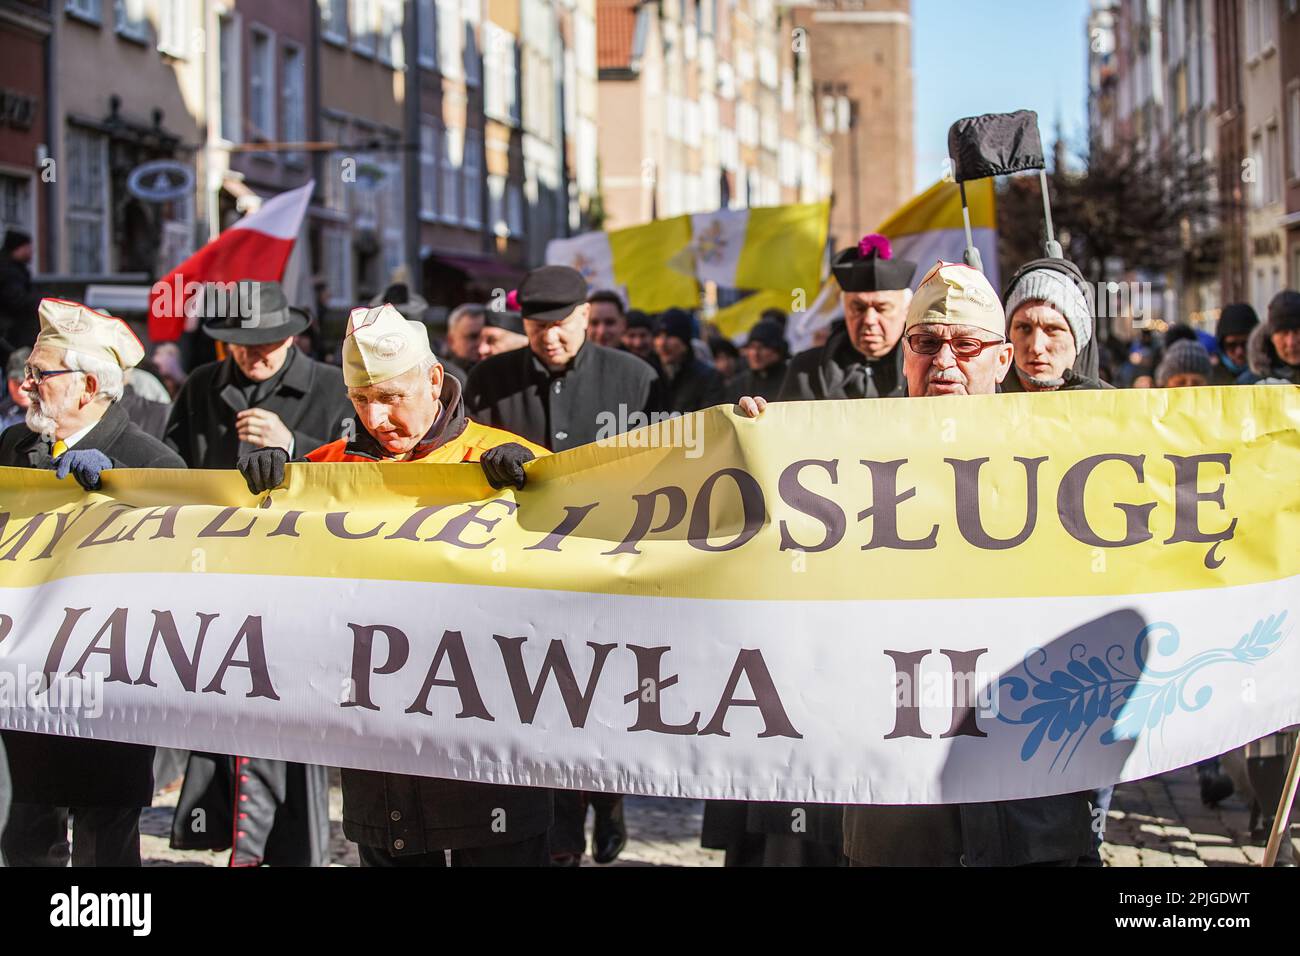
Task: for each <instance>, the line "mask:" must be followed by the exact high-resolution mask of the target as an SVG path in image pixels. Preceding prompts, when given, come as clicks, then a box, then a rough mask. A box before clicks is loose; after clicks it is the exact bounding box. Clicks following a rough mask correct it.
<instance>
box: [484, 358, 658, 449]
mask: <svg viewBox="0 0 1300 956" xmlns="http://www.w3.org/2000/svg"><path fill="white" fill-rule="evenodd" d="M621 409H622V410H625V411H626V413H627V414H628V415H631V414H632V413H633V412H638V413H641V414H645V415H649V414H651V413H653V412H658V411H662V403H661V400H660V398H659V385H658V381H657V379H656V376H655V373H654V369H652V368H651V367H650V366H649V365H647V364H646V363H645V362H643V361H641V359H639V358H637V357H636V356H634V355H631V354H630V353H627V352H620V351H618V350H617V349H607V348H605V347H604V346H601V345H596V344H595V343H594V342H591V341H587V342H586V343H584V344H583V346H582V348H580V349H578V354H577V355H575V356H574V357H573V361H571V362H570V363H569V365H568V367H566V368H565V369H564V370H563V371H561V372H558V373H553V372H551V371H550V370H549V369H547V368H546V366H545V365H543V364H542V362H541V360H540V359H538V358H537V356H536V355H534V354H533V351H532V349H530V348H522V349H515V350H514V351H511V352H502V353H501V354H500V355H494V356H492V357H491V358H488V359H484V360H483V361H482V362H479V363H478V364H477V365H475V366H474V368H473V370H471V371H470V373H469V382H468V384H466V386H465V410H466V411H467V412H468V413H469V416H470V417H471V418H472V419H474V421H476V422H481V423H482V424H484V425H491V426H493V427H495V428H504V429H505V430H506V431H509V432H514V433H515V434H516V435H520V436H522V437H524V438H527V439H528V440H529V441H531V442H536V443H537V444H539V445H541V446H542V447H543V448H549V449H550V450H551V451H564V450H565V449H568V448H576V447H578V446H579V445H586V444H589V443H590V442H593V441H595V440H596V439H597V438H602V437H608V436H610V435H612V434H617V433H618V432H620V431H623V430H624V429H623V428H622V427H621V424H620V425H619V427H615V428H614V430H613V431H611V430H610V429H609V421H610V418H609V416H613V417H614V419H615V420H616V422H621V419H620V416H619V413H620V410H621ZM602 426H604V428H602Z"/></svg>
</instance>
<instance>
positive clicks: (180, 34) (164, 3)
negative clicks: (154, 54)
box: [158, 0, 191, 60]
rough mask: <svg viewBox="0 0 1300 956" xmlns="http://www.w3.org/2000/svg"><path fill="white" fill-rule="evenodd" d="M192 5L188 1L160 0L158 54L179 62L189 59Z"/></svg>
mask: <svg viewBox="0 0 1300 956" xmlns="http://www.w3.org/2000/svg"><path fill="white" fill-rule="evenodd" d="M190 29H191V27H190V4H189V2H188V0H158V52H159V53H165V54H167V55H168V56H170V57H175V58H176V59H178V60H187V59H189V38H190Z"/></svg>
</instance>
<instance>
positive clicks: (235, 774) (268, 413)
mask: <svg viewBox="0 0 1300 956" xmlns="http://www.w3.org/2000/svg"><path fill="white" fill-rule="evenodd" d="M204 310H205V311H204V320H203V323H202V328H203V331H204V332H205V333H206V334H207V335H208V337H209V338H212V339H215V340H216V341H218V342H224V343H225V344H226V345H227V347H228V348H229V351H230V355H229V356H228V357H227V358H226V359H224V360H223V361H220V362H212V363H209V364H207V365H201V366H199V367H198V368H196V369H195V370H194V371H193V372H192V373H191V374H190V377H189V378H188V379H186V380H185V384H184V385H183V386H182V387H181V390H180V392H179V393H178V394H177V396H176V400H175V402H173V404H172V412H171V417H170V418H169V419H168V422H167V430H166V433H165V434H164V436H163V437H164V440H165V441H166V443H167V444H168V445H170V446H171V447H172V448H174V449H176V451H177V452H179V454H180V456H181V457H182V458H184V459H185V462H186V463H187V464H188V465H189V466H190V467H191V468H234V467H235V465H236V463H237V462H238V460H239V457H240V456H241V455H244V454H247V453H249V452H252V451H254V450H256V449H259V448H283V449H285V450H286V451H287V452H288V454H289V456H290V457H301V456H303V455H306V454H307V453H308V452H309V451H312V450H314V449H315V448H318V447H319V446H321V445H324V444H326V443H328V442H331V441H333V440H335V439H336V438H339V437H343V436H345V435H348V426H349V425H350V424H351V423H352V421H353V414H354V413H353V410H352V405H351V403H350V402H349V401H348V398H347V390H346V388H345V387H344V385H343V373H342V372H341V371H340V370H339V369H338V368H337V367H335V366H333V365H326V364H325V363H324V362H317V361H315V360H314V359H312V358H311V357H310V356H308V355H306V354H304V353H303V352H302V351H300V350H299V349H298V348H297V347H296V346H295V345H294V336H296V335H298V334H299V333H300V332H302V331H303V330H304V329H306V328H307V326H308V325H309V324H310V321H311V317H310V315H308V314H307V313H306V312H305V311H304V310H302V309H298V308H295V307H292V306H290V305H289V303H288V300H287V299H286V298H285V295H284V291H283V289H281V288H280V284H279V283H278V282H260V283H259V282H241V283H239V284H238V289H237V292H236V293H231V294H225V293H224V292H223V290H222V289H220V288H219V287H217V286H215V285H210V286H209V287H208V288H207V289H205V293H204ZM349 437H350V436H349ZM236 792H237V793H238V796H239V811H240V812H241V813H243V814H245V816H243V817H241V818H240V825H239V826H238V827H235V826H233V825H227V821H233V819H234V817H233V814H234V800H235V795H236ZM328 802H329V783H328V779H327V776H326V772H325V768H324V767H314V766H306V765H303V764H293V763H286V762H285V761H281V760H270V759H266V758H260V757H257V758H249V757H232V756H224V755H220V754H202V753H193V754H191V755H190V759H189V763H188V766H187V767H186V771H185V783H184V786H183V787H182V789H181V795H180V799H179V800H178V802H177V808H176V815H175V817H174V819H173V824H172V846H173V847H174V848H176V849H182V850H198V849H204V850H216V849H225V848H226V847H231V865H233V866H256V865H259V864H262V863H267V864H279V865H286V866H312V865H318V866H319V865H324V864H325V863H327V862H328V851H329V817H328ZM196 810H202V811H203V813H202V814H195V812H194V811H196ZM199 820H202V821H203V822H204V826H203V827H202V828H196V827H195V826H194V825H193V823H194V821H199ZM232 834H233V836H232ZM232 842H233V845H232Z"/></svg>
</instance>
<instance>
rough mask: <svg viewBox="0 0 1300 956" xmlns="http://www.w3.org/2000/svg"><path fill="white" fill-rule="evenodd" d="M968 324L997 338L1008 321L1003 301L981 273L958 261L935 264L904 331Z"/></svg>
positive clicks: (915, 298) (914, 300) (1003, 333)
mask: <svg viewBox="0 0 1300 956" xmlns="http://www.w3.org/2000/svg"><path fill="white" fill-rule="evenodd" d="M927 323H934V324H938V325H970V326H974V327H975V328H977V329H983V330H984V331H986V332H989V333H991V334H993V335H996V336H997V337H998V338H1000V339H1004V338H1006V333H1007V319H1006V314H1005V313H1004V312H1003V309H1002V301H1001V300H1000V299H999V298H998V294H997V292H996V291H995V290H994V288H993V286H992V284H991V283H990V282H989V280H988V279H987V278H985V276H984V273H982V272H980V271H979V270H978V269H973V268H971V267H970V266H968V265H963V264H961V263H959V262H943V261H940V262H936V263H935V264H934V267H933V268H932V269H930V271H929V272H927V273H926V274H925V278H924V279H922V280H921V284H920V286H918V287H917V290H916V295H914V296H913V297H912V304H911V305H910V306H908V309H907V322H906V324H905V325H904V326H903V331H904V332H906V331H908V330H910V329H911V328H912V327H913V326H915V325H925V324H927Z"/></svg>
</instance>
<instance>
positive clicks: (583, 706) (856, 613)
mask: <svg viewBox="0 0 1300 956" xmlns="http://www.w3.org/2000/svg"><path fill="white" fill-rule="evenodd" d="M286 473H287V485H286V487H284V488H283V489H279V490H276V491H274V492H271V493H270V494H268V495H264V496H260V497H254V496H252V495H250V494H249V493H248V491H247V489H246V487H245V485H244V482H243V479H242V478H241V477H240V476H239V475H238V474H237V473H236V472H234V471H189V472H187V471H160V470H119V469H113V470H109V471H106V472H105V473H104V477H103V488H102V490H100V491H97V492H94V493H90V494H84V493H82V492H81V490H80V488H79V487H78V486H77V485H76V484H75V483H74V482H73V481H72V480H71V479H68V480H65V481H59V480H58V479H56V478H55V476H54V474H53V473H52V472H49V471H37V470H29V469H17V468H3V469H0V728H4V729H5V730H6V731H26V732H35V733H43V734H63V735H71V736H78V737H89V738H96V739H108V740H120V741H130V742H136V743H145V744H156V745H160V746H166V747H176V748H181V749H189V750H199V751H208V752H215V753H238V754H245V755H250V756H259V757H276V758H281V759H285V760H291V761H300V762H306V763H317V764H326V765H330V766H343V767H358V768H365V769H371V770H381V771H391V772H395V773H407V774H422V775H427V776H434V777H444V778H455V779H460V780H475V781H483V782H491V783H503V784H518V785H531V786H545V787H560V788H577V789H589V790H606V791H612V792H617V793H639V794H659V795H669V796H678V797H697V798H724V799H725V798H735V799H750V800H785V801H814V802H816V801H825V802H835V803H885V804H902V803H960V802H967V801H983V800H1001V799H1011V798H1020V797H1034V796H1042V795H1047V794H1055V793H1068V792H1074V791H1080V790H1090V789H1093V788H1095V787H1099V786H1104V785H1107V784H1110V783H1113V782H1116V781H1125V780H1133V779H1138V778H1142V777H1146V776H1150V775H1152V774H1156V773H1160V772H1163V771H1166V770H1169V769H1171V768H1175V767H1181V766H1186V765H1189V764H1192V763H1195V762H1197V761H1199V760H1202V759H1204V758H1207V757H1211V756H1214V755H1216V754H1219V753H1223V752H1225V751H1228V750H1231V749H1233V748H1235V747H1238V746H1240V745H1242V744H1244V743H1246V742H1247V741H1251V740H1255V739H1257V738H1259V737H1263V736H1265V735H1267V734H1269V733H1271V732H1274V731H1276V730H1278V729H1280V728H1283V727H1287V726H1290V725H1293V724H1296V723H1300V682H1298V681H1297V680H1296V675H1297V674H1300V639H1298V636H1297V633H1296V622H1297V620H1300V547H1297V542H1300V485H1297V483H1296V480H1295V476H1296V475H1297V474H1300V388H1296V387H1294V386H1256V387H1252V388H1240V387H1237V388H1182V389H1163V390H1125V391H1095V392H1065V393H1054V394H1040V395H1028V394H1018V395H988V396H976V397H968V398H961V399H956V398H948V397H944V398H906V399H881V400H878V401H871V402H862V401H841V402H817V403H814V402H795V403H785V404H775V405H772V406H770V407H769V408H768V409H767V410H766V412H765V413H764V414H763V415H762V416H761V417H760V418H758V419H748V418H743V417H738V416H737V415H736V414H735V413H734V412H733V410H732V409H730V408H724V407H717V408H713V409H709V410H708V411H705V412H700V413H696V414H693V415H688V416H679V417H674V418H670V419H667V420H664V421H657V422H653V423H650V424H648V425H647V426H646V427H644V428H641V429H639V430H637V431H634V432H631V433H624V434H611V435H610V436H609V437H608V438H605V439H602V440H601V441H600V442H597V443H594V444H590V445H585V446H582V447H580V448H575V449H572V450H569V451H566V452H564V453H561V454H557V455H552V456H549V457H546V458H543V459H540V460H537V461H534V462H531V463H530V464H529V465H528V466H527V475H528V480H527V486H526V487H525V488H524V489H523V490H521V491H516V490H514V489H509V490H507V491H503V492H494V491H493V490H492V489H491V488H490V487H489V486H488V485H487V483H486V482H485V480H484V477H483V473H482V471H481V470H480V468H479V466H478V465H476V464H460V465H436V464H420V463H418V462H417V463H396V464H393V463H389V464H377V463H348V464H342V463H340V464H290V465H289V466H288V468H287V472H286Z"/></svg>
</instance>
